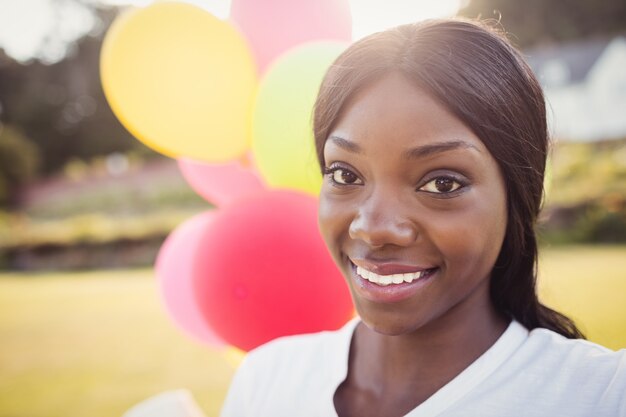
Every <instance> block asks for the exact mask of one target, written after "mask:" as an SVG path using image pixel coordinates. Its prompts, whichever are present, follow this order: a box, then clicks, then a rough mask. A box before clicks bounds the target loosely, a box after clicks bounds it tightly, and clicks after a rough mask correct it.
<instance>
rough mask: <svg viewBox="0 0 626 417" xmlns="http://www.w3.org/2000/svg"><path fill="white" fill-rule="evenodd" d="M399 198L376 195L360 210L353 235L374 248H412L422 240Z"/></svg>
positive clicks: (353, 225)
mask: <svg viewBox="0 0 626 417" xmlns="http://www.w3.org/2000/svg"><path fill="white" fill-rule="evenodd" d="M406 212H407V208H406V207H405V206H404V205H403V203H402V202H401V201H400V199H398V198H393V197H389V196H384V195H381V194H380V193H377V194H375V193H373V194H372V195H371V196H369V198H368V199H367V201H364V202H363V204H361V205H360V206H359V208H358V209H357V213H356V215H355V216H354V218H353V219H352V222H351V223H350V228H349V234H350V237H351V238H352V239H358V240H361V241H363V242H365V243H367V244H368V245H369V246H371V247H374V248H376V247H383V246H385V245H396V246H408V245H410V244H411V243H413V242H415V240H416V239H417V237H418V230H417V225H416V224H415V223H414V222H413V221H412V220H411V219H410V218H409V216H407V215H406V214H405V213H406Z"/></svg>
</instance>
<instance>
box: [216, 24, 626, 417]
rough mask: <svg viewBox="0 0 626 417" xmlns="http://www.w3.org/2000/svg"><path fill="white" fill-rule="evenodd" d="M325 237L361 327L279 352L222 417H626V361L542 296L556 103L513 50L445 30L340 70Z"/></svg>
mask: <svg viewBox="0 0 626 417" xmlns="http://www.w3.org/2000/svg"><path fill="white" fill-rule="evenodd" d="M314 133H315V140H316V145H317V152H318V157H319V161H320V164H321V167H322V169H323V172H324V183H323V186H322V191H321V194H320V208H319V223H320V230H321V232H322V235H323V237H324V240H325V242H326V244H327V246H328V248H329V250H330V252H331V254H332V256H333V258H334V260H335V262H336V263H337V265H338V266H339V268H340V269H341V271H342V272H343V275H344V277H345V279H346V281H347V283H348V286H349V288H350V290H351V293H352V297H353V300H354V304H355V306H356V309H357V312H358V315H359V317H360V318H359V319H355V320H353V321H351V322H350V323H349V324H347V325H346V326H345V327H344V328H343V329H341V330H339V331H337V332H326V333H321V334H316V335H306V336H295V337H289V338H283V339H280V340H277V341H273V342H271V343H269V344H267V345H265V346H263V347H261V348H259V349H257V350H255V351H253V352H252V353H250V354H249V355H248V357H247V358H246V360H245V361H244V363H243V364H242V366H241V368H240V370H239V371H238V373H237V375H236V376H235V379H234V381H233V385H232V386H231V390H230V392H229V395H228V398H227V400H226V404H225V406H224V409H223V414H222V415H223V416H248V415H250V416H251V415H255V416H266V415H267V416H270V415H271V416H309V415H310V416H334V415H338V416H361V417H366V416H386V417H387V416H405V415H406V416H411V417H418V416H435V415H437V416H481V417H482V416H555V415H567V416H591V415H593V416H616V415H619V416H626V354H625V352H624V351H620V352H612V351H609V350H608V349H605V348H603V347H600V346H597V345H594V344H592V343H589V342H586V341H584V340H576V339H579V338H582V335H581V333H580V332H579V330H578V329H577V328H576V326H575V325H574V324H573V322H572V321H571V320H569V319H568V318H566V317H565V316H563V315H561V314H559V313H557V312H555V311H553V310H550V309H549V308H547V307H545V306H543V305H542V304H541V303H540V302H539V301H538V299H537V295H536V289H535V280H536V261H537V242H536V236H535V233H534V225H535V221H536V219H537V215H538V213H539V208H540V205H541V199H542V193H543V176H544V169H545V161H546V154H547V148H548V135H547V127H546V117H545V105H544V99H543V95H542V92H541V88H540V86H539V84H538V83H537V80H536V79H535V77H534V76H533V74H532V72H531V70H530V69H529V67H528V66H527V65H526V64H525V63H524V61H523V60H522V59H521V57H520V55H519V53H518V52H517V51H516V50H515V49H514V48H513V47H511V46H510V44H509V43H508V42H507V41H506V40H505V38H504V37H503V36H501V35H499V34H498V33H496V32H495V31H493V30H491V29H489V28H487V27H484V26H482V25H481V24H479V23H472V22H465V21H456V20H449V21H431V22H425V23H419V24H414V25H405V26H400V27H398V28H395V29H391V30H389V31H386V32H382V33H378V34H374V35H371V36H369V37H367V38H365V39H363V40H361V41H359V42H356V43H355V44H353V45H352V46H351V47H350V48H348V49H347V50H346V51H345V52H344V53H343V54H342V55H341V56H340V57H339V58H338V59H337V60H336V61H335V63H334V64H333V66H332V67H331V68H330V70H329V71H328V73H327V75H326V77H325V79H324V81H323V83H322V86H321V89H320V92H319V96H318V100H317V103H316V108H315V118H314Z"/></svg>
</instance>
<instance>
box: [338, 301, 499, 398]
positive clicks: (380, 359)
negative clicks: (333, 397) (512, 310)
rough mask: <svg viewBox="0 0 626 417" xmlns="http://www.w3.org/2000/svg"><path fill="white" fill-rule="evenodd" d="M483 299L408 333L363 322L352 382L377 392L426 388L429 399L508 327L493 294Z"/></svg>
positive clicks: (354, 348)
mask: <svg viewBox="0 0 626 417" xmlns="http://www.w3.org/2000/svg"><path fill="white" fill-rule="evenodd" d="M482 302H483V303H484V304H485V305H483V306H481V307H482V308H476V307H477V306H476V304H474V305H473V308H471V309H467V308H464V307H463V305H460V306H457V307H456V308H453V309H452V310H450V311H448V312H447V313H446V314H444V315H443V316H441V317H439V318H437V319H435V320H432V321H431V322H429V323H428V324H426V325H424V326H421V327H420V328H419V329H417V330H415V331H413V332H410V333H406V334H402V335H393V336H390V335H385V334H381V333H377V332H375V331H373V330H372V329H370V328H368V327H367V326H366V325H364V324H360V325H359V326H358V327H357V329H356V331H355V335H354V340H353V344H352V349H351V353H350V368H351V372H350V375H349V378H350V380H351V382H352V383H355V384H356V385H357V386H360V388H361V389H364V390H367V391H370V392H372V393H373V394H374V395H376V394H380V395H384V393H385V392H400V391H398V390H402V391H406V390H413V391H421V392H424V393H425V398H427V397H428V396H430V395H432V393H434V392H435V391H437V390H438V389H439V388H441V387H442V386H444V385H445V384H446V383H448V382H449V381H450V380H452V379H453V378H454V377H455V376H456V375H458V374H459V373H460V372H462V371H463V370H464V369H465V368H467V367H468V366H469V365H470V364H471V363H472V362H474V361H475V360H476V359H478V357H480V356H481V355H482V354H483V353H484V352H486V351H487V350H488V349H489V348H490V347H491V346H492V345H493V344H494V343H495V342H496V340H497V339H498V338H499V337H500V336H501V335H502V333H503V332H504V330H505V329H506V327H507V320H506V319H505V318H503V317H502V316H500V315H499V314H498V313H497V312H496V311H495V309H494V308H493V305H492V304H491V302H490V301H489V300H488V299H486V300H482ZM427 393H429V394H428V395H427Z"/></svg>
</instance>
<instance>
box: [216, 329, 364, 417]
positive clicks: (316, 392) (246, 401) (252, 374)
mask: <svg viewBox="0 0 626 417" xmlns="http://www.w3.org/2000/svg"><path fill="white" fill-rule="evenodd" d="M355 326H356V321H355V320H353V321H351V322H349V323H348V324H346V325H345V326H344V327H343V328H341V329H340V330H336V331H325V332H320V333H314V334H304V335H297V336H286V337H281V338H278V339H275V340H272V341H271V342H268V343H266V344H264V345H262V346H259V347H258V348H256V349H253V350H252V351H250V352H248V354H247V355H246V357H245V358H244V360H243V361H242V363H241V365H240V366H239V369H238V370H237V372H236V373H235V376H234V378H233V380H232V383H231V385H230V388H229V391H228V395H227V397H226V401H225V403H224V407H223V410H222V414H221V415H222V416H228V417H229V416H239V415H253V414H254V415H289V414H288V413H287V411H286V410H289V409H292V410H293V409H295V408H293V407H295V406H296V404H295V403H294V401H295V402H297V401H301V402H302V403H310V404H315V403H317V402H320V398H325V396H328V395H327V394H328V392H327V391H329V390H330V389H332V386H333V383H334V382H335V380H337V379H341V378H342V377H341V375H340V374H341V373H342V372H345V370H344V369H343V368H346V367H347V357H348V353H349V347H350V339H351V335H352V330H353V329H354V327H355ZM344 377H345V375H344ZM331 398H332V396H331ZM331 404H332V402H331ZM252 410H254V412H253V411H252Z"/></svg>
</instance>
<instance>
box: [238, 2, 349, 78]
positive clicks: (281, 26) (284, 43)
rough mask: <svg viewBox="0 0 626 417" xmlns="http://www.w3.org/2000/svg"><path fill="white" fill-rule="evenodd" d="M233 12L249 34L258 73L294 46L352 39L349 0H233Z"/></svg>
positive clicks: (246, 33)
mask: <svg viewBox="0 0 626 417" xmlns="http://www.w3.org/2000/svg"><path fill="white" fill-rule="evenodd" d="M230 16H231V19H232V20H233V21H234V22H235V23H237V25H238V26H239V28H240V29H241V31H242V32H243V33H244V34H245V35H246V38H247V39H248V42H249V43H250V46H251V49H252V53H253V54H254V57H255V60H256V63H257V67H258V68H259V74H263V73H265V70H266V69H267V66H268V65H269V64H270V63H271V62H272V61H273V60H274V59H276V58H277V57H278V56H279V55H281V54H282V53H283V52H285V51H287V50H288V49H291V48H293V47H294V46H297V45H300V44H302V43H305V42H310V41H317V40H337V41H350V40H351V39H352V15H351V13H350V4H349V3H348V0H233V1H232V3H231V9H230Z"/></svg>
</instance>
